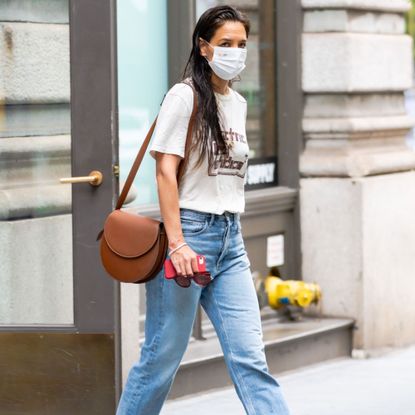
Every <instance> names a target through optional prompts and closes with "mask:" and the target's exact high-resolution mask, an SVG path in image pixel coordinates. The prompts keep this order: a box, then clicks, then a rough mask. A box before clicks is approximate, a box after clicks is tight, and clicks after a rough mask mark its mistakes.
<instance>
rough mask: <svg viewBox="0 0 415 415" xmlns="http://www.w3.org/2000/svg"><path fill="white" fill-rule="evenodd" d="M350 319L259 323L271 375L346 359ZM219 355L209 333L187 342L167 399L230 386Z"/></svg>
mask: <svg viewBox="0 0 415 415" xmlns="http://www.w3.org/2000/svg"><path fill="white" fill-rule="evenodd" d="M353 326H354V320H352V319H348V318H329V317H321V318H320V317H319V318H316V317H308V316H307V317H303V319H302V320H301V321H297V322H292V321H284V320H282V319H281V318H280V317H278V316H273V317H271V318H267V319H265V321H263V334H264V337H263V339H264V344H265V353H266V356H267V362H268V366H269V369H270V372H271V373H274V374H275V373H277V374H278V373H282V372H285V371H288V370H293V369H296V368H299V367H303V366H306V365H309V364H314V363H317V362H322V361H326V360H329V359H334V358H338V357H342V356H350V355H351V351H352V333H353ZM231 384H232V382H231V379H230V377H229V375H228V372H227V369H226V365H225V362H224V359H223V353H222V350H221V347H220V344H219V341H218V339H217V337H216V336H215V335H214V333H213V332H211V333H209V335H208V336H207V335H206V340H198V341H195V340H191V341H190V342H189V346H188V348H187V350H186V353H185V355H184V357H183V360H182V363H181V365H180V368H179V370H178V372H177V375H176V378H175V380H174V383H173V386H172V390H171V391H170V394H169V397H168V399H175V398H179V397H182V396H185V395H190V394H194V393H198V392H201V391H206V390H210V389H216V388H221V387H225V386H229V385H231Z"/></svg>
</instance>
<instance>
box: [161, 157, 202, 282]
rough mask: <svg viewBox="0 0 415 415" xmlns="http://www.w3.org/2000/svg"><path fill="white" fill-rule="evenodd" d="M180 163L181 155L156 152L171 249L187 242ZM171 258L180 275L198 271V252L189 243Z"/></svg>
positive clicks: (162, 205) (162, 213)
mask: <svg viewBox="0 0 415 415" xmlns="http://www.w3.org/2000/svg"><path fill="white" fill-rule="evenodd" d="M179 163H180V157H179V156H176V155H174V154H164V153H160V152H157V153H156V175H157V191H158V196H159V202H160V211H161V216H162V217H163V222H164V227H165V229H166V232H167V237H168V240H169V248H170V250H173V249H175V248H176V247H178V246H179V245H181V244H182V243H183V242H185V240H184V237H183V232H182V226H181V223H180V208H179V192H178V188H177V170H178V167H179ZM170 258H171V260H172V263H173V266H174V268H175V270H176V272H177V274H178V275H193V272H197V271H198V266H197V254H196V253H195V252H194V251H193V250H192V249H191V248H190V247H189V246H187V245H184V246H182V247H181V248H179V249H178V250H177V251H175V252H173V253H172V255H170Z"/></svg>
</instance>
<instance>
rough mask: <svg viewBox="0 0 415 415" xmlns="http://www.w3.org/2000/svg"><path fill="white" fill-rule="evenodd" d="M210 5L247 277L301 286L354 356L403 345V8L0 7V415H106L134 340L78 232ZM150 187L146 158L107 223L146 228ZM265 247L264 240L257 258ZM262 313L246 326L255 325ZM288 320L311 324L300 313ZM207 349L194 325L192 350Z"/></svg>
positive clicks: (97, 224) (406, 192)
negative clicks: (275, 271) (239, 105)
mask: <svg viewBox="0 0 415 415" xmlns="http://www.w3.org/2000/svg"><path fill="white" fill-rule="evenodd" d="M225 3H229V4H232V5H235V6H237V7H238V8H240V9H241V10H243V11H244V12H245V13H247V14H248V16H249V17H250V19H251V24H252V32H251V35H250V37H249V42H248V56H249V58H248V62H247V68H246V70H245V71H244V72H243V74H242V79H241V81H240V82H236V83H235V84H234V87H235V89H237V90H238V91H240V93H241V94H243V95H244V96H245V97H246V99H247V101H248V123H247V132H248V140H249V143H250V148H251V154H250V163H249V165H250V171H249V172H248V175H247V183H246V186H247V191H246V201H247V203H246V212H245V214H244V215H243V217H242V223H243V225H242V226H243V230H244V237H245V240H246V247H247V250H248V253H249V256H250V260H251V266H252V270H253V271H257V272H258V273H260V274H262V275H267V273H268V272H269V267H270V266H271V265H277V266H278V267H279V270H280V272H281V275H282V276H283V278H287V279H303V280H305V281H313V282H317V283H319V284H320V286H321V288H322V292H323V300H322V304H321V309H320V312H321V313H322V314H323V316H325V317H332V318H349V319H353V320H354V321H355V327H354V328H355V329H354V331H353V339H352V347H353V348H354V349H355V350H356V351H363V353H367V352H370V350H371V349H375V348H383V347H390V346H401V345H406V344H409V343H413V342H414V340H415V335H414V332H413V329H412V327H413V324H414V322H415V311H414V310H413V308H412V307H411V298H410V293H411V291H412V289H413V288H414V280H413V278H412V276H413V274H414V272H415V252H414V248H413V247H414V246H415V225H414V221H413V220H411V219H412V215H413V212H414V211H415V193H414V192H415V190H414V189H415V186H414V182H415V173H414V167H415V153H414V149H413V148H411V147H410V146H409V145H408V140H407V137H408V133H409V131H411V129H412V127H413V125H414V121H413V119H412V118H411V117H410V116H409V115H408V113H407V110H406V108H405V101H404V92H405V91H406V90H407V89H408V88H410V87H411V86H412V83H413V55H412V48H413V45H412V39H411V37H410V36H408V35H406V34H405V33H406V29H405V13H406V12H407V11H408V10H409V8H410V3H409V2H408V1H406V0H395V1H387V0H376V1H375V0H330V1H329V0H295V1H294V0H293V1H291V0H290V1H286V0H264V1H262V0H261V1H259V0H235V1H230V2H224V1H222V0H169V1H165V0H155V1H146V0H122V1H121V0H119V1H118V2H117V1H115V0H53V1H52V0H36V1H34V0H14V1H6V2H2V3H1V4H0V35H1V38H0V94H1V95H0V99H1V105H0V178H1V179H0V256H1V258H2V261H1V263H0V283H1V287H2V294H3V295H2V298H1V300H0V310H1V312H0V342H1V343H2V352H1V353H0V365H1V366H2V367H4V368H6V369H5V370H6V373H7V378H8V379H10V381H9V382H8V385H7V386H6V387H5V388H2V391H1V392H0V402H1V405H2V406H3V407H4V410H7V413H10V414H13V413H16V414H17V413H22V412H24V411H26V412H27V411H30V413H32V414H37V413H39V414H40V413H42V414H44V413H45V412H42V411H44V408H45V402H46V401H47V402H48V403H49V405H50V410H51V411H55V412H56V411H59V413H62V414H65V413H73V411H74V408H76V412H77V413H88V414H92V413H97V414H98V413H99V414H104V413H113V408H114V405H115V402H116V400H117V397H118V396H119V393H120V390H121V387H122V383H123V381H124V380H125V377H126V375H127V372H128V369H129V367H130V366H131V364H132V362H133V361H134V360H135V359H137V357H138V353H139V347H140V344H141V342H142V340H143V336H144V332H143V324H144V319H145V291H144V287H143V286H138V285H134V286H132V285H127V284H122V285H119V284H117V283H115V282H114V281H112V280H111V279H110V278H109V277H108V276H107V275H105V272H104V270H103V269H102V266H101V264H100V258H99V250H98V243H97V241H96V240H95V236H96V234H97V233H98V232H99V230H100V229H101V228H102V225H103V221H104V219H105V217H106V215H107V214H108V213H109V212H110V211H111V210H112V209H113V207H114V205H115V201H116V199H117V198H116V195H117V194H118V193H119V190H120V186H122V184H123V180H125V177H126V175H127V173H128V171H129V168H130V166H131V163H132V161H133V159H134V157H135V155H136V152H137V150H138V147H139V145H140V143H141V140H142V139H143V138H144V135H145V132H146V131H147V129H148V127H149V126H150V124H151V122H152V119H153V118H154V117H155V116H156V114H157V111H158V108H159V104H160V102H161V100H162V98H163V95H164V93H165V92H166V91H167V90H168V88H169V87H170V86H172V85H173V84H174V83H175V82H178V80H179V79H180V75H181V73H182V71H183V69H184V63H185V62H186V60H187V58H188V54H189V51H190V38H191V33H192V30H193V27H194V24H195V22H196V20H197V18H198V17H199V16H200V14H201V13H202V12H203V11H204V10H206V8H208V7H211V6H213V5H217V4H225ZM97 170H98V171H99V172H101V173H102V174H103V181H102V183H101V184H99V185H97V184H98V183H97V182H94V180H95V179H94V177H95V176H94V174H95V172H96V171H97ZM269 172H271V173H269ZM80 176H81V177H85V176H91V177H89V178H88V177H86V179H84V182H82V180H81V181H80V182H79V183H76V184H73V185H72V186H71V185H69V184H68V183H67V182H68V180H66V183H65V181H62V180H61V179H62V178H67V179H68V178H70V177H80ZM88 180H89V181H88ZM69 181H70V180H69ZM81 182H82V183H81ZM155 189H156V187H155V181H154V163H153V161H152V160H151V158H146V159H145V161H144V164H143V166H142V168H141V169H140V173H139V175H138V176H137V178H136V180H135V186H134V191H132V192H131V193H130V195H129V198H128V200H127V202H128V203H127V204H126V205H125V209H128V210H131V211H132V212H140V213H145V214H149V215H153V216H154V217H159V211H158V208H157V199H156V190H155ZM272 237H279V238H280V239H278V240H279V245H278V246H277V247H274V248H273V249H274V250H277V252H273V253H274V255H270V244H271V241H272V240H275V239H272ZM271 253H272V252H271ZM275 258H277V259H275ZM273 261H274V262H273ZM274 314H275V313H274V312H273V311H272V310H269V308H268V309H267V308H266V309H264V310H262V315H263V319H264V325H265V324H270V322H272V318H273V316H274ZM306 314H307V315H308V316H309V318H311V319H312V318H313V317H314V316H316V317H318V318H319V317H321V316H320V315H317V310H316V309H315V308H310V309H309V310H308V311H307V312H306ZM318 318H317V320H318ZM317 320H316V321H317ZM210 337H212V338H213V337H214V333H213V332H212V327H211V326H210V324H209V321H208V320H207V318H206V316H205V315H204V313H203V310H200V311H199V313H198V318H197V321H196V323H195V328H194V333H193V340H192V345H191V347H192V348H193V349H194V350H199V349H198V348H200V347H201V345H202V344H203V342H204V340H203V339H206V338H210ZM275 340H277V339H275ZM287 347H289V346H287ZM345 347H346V346H345ZM347 347H348V346H347ZM200 350H202V348H200ZM202 354H203V353H202ZM212 367H214V368H216V366H214V365H213V366H212ZM186 370H188V371H190V372H191V371H192V370H194V369H192V366H191V365H188V366H186V365H184V368H183V373H184V375H183V378H182V379H188V380H189V379H191V375H186V376H188V377H187V378H186V377H185V373H187V372H186ZM195 373H196V372H195ZM39 385H42V386H39ZM175 387H176V389H175V390H174V391H173V392H174V394H175V395H179V394H180V393H181V392H180V388H181V390H182V392H183V391H186V390H191V388H190V389H189V386H188V385H186V384H185V382H184V380H183V381H182V380H180V379H179V382H178V384H177V385H176V386H175ZM22 388H23V389H24V392H25V393H24V395H25V396H26V397H28V398H27V399H25V400H24V401H22V400H21V399H20V398H19V396H21V395H22ZM183 393H184V392H183ZM80 396H81V397H82V399H79V397H80ZM98 397H99V399H98ZM6 398H7V399H6ZM63 398H64V399H63ZM97 402H99V403H97ZM71 411H72V412H71ZM55 412H51V413H55Z"/></svg>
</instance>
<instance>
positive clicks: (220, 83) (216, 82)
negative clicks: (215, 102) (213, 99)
mask: <svg viewBox="0 0 415 415" xmlns="http://www.w3.org/2000/svg"><path fill="white" fill-rule="evenodd" d="M211 82H212V86H213V90H214V91H215V92H218V93H219V94H222V95H227V94H228V93H229V81H225V80H224V79H221V78H219V77H218V76H217V75H216V74H215V73H212V77H211Z"/></svg>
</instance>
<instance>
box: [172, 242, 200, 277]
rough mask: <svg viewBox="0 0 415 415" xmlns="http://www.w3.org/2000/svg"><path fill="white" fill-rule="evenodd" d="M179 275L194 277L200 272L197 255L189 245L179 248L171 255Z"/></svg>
mask: <svg viewBox="0 0 415 415" xmlns="http://www.w3.org/2000/svg"><path fill="white" fill-rule="evenodd" d="M170 258H171V261H172V263H173V266H174V269H175V270H176V272H177V275H186V276H187V275H193V273H194V272H198V271H199V268H198V265H197V254H196V252H195V251H193V249H191V248H190V247H189V246H188V245H185V246H183V247H181V248H179V249H178V250H177V251H175V252H173V253H172V254H171V255H170Z"/></svg>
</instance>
